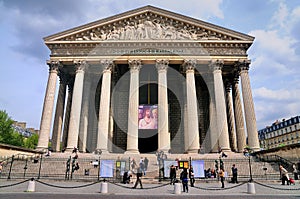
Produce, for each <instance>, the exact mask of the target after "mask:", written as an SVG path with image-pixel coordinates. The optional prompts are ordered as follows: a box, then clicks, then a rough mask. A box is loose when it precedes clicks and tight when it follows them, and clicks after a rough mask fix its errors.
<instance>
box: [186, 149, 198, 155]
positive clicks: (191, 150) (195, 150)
mask: <svg viewBox="0 0 300 199" xmlns="http://www.w3.org/2000/svg"><path fill="white" fill-rule="evenodd" d="M187 153H188V154H198V153H199V149H188V151H187Z"/></svg>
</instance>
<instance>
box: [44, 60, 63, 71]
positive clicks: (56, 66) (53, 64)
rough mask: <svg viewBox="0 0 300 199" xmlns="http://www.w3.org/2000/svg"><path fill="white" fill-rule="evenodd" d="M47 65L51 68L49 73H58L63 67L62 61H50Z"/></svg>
mask: <svg viewBox="0 0 300 199" xmlns="http://www.w3.org/2000/svg"><path fill="white" fill-rule="evenodd" d="M47 64H48V66H49V72H55V73H58V69H59V68H60V67H62V64H61V62H60V61H52V60H48V61H47Z"/></svg>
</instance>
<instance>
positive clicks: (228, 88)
mask: <svg viewBox="0 0 300 199" xmlns="http://www.w3.org/2000/svg"><path fill="white" fill-rule="evenodd" d="M224 85H225V91H226V92H230V90H231V86H232V84H231V81H230V80H229V79H226V80H225V83H224Z"/></svg>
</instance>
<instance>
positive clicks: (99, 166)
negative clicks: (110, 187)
mask: <svg viewBox="0 0 300 199" xmlns="http://www.w3.org/2000/svg"><path fill="white" fill-rule="evenodd" d="M98 181H100V155H99V160H98Z"/></svg>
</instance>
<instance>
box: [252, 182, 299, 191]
mask: <svg viewBox="0 0 300 199" xmlns="http://www.w3.org/2000/svg"><path fill="white" fill-rule="evenodd" d="M253 182H255V183H256V184H258V185H261V186H263V187H267V188H270V189H276V190H282V191H297V190H300V188H297V189H291V188H279V187H273V186H270V185H265V184H262V183H260V182H257V181H253Z"/></svg>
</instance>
